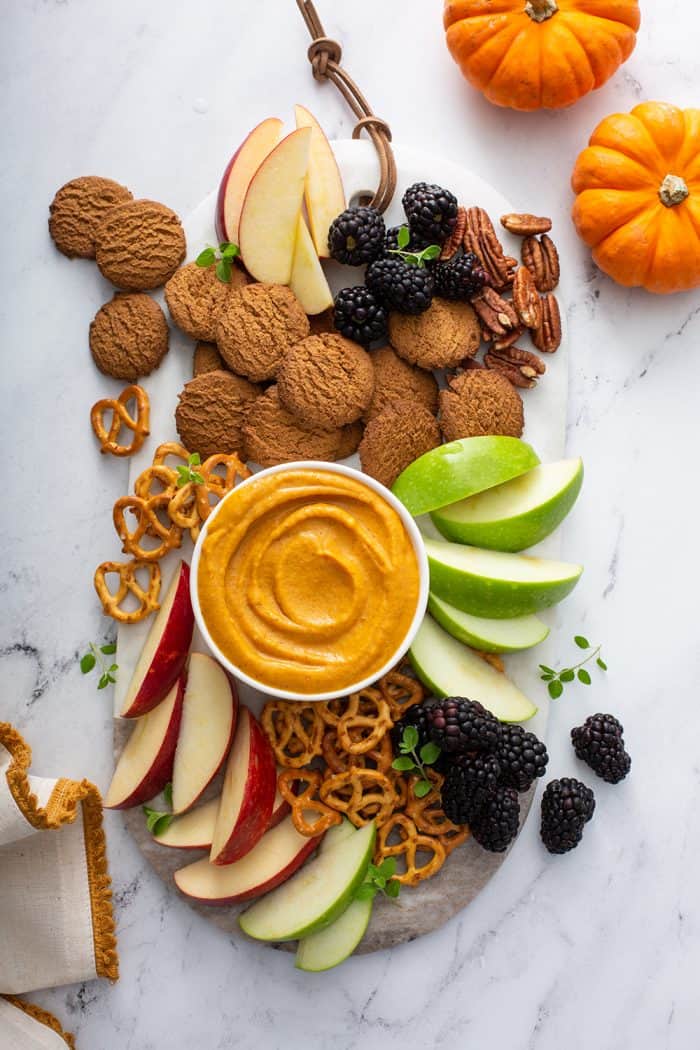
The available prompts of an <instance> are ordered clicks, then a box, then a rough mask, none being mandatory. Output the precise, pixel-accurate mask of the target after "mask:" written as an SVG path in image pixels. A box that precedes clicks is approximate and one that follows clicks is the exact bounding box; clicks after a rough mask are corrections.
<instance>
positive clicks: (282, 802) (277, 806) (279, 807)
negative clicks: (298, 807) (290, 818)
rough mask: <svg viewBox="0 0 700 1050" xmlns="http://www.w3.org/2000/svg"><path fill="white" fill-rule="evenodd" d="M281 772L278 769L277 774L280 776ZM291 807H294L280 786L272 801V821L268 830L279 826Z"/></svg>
mask: <svg viewBox="0 0 700 1050" xmlns="http://www.w3.org/2000/svg"><path fill="white" fill-rule="evenodd" d="M279 774H280V771H279V769H278V770H277V773H276V775H277V776H279ZM291 809H292V807H291V806H290V805H289V803H288V802H287V801H286V799H283V798H282V796H281V795H280V792H279V788H277V791H276V793H275V801H274V802H273V803H272V815H271V817H270V823H269V824H268V825H267V828H268V831H269V829H270V828H275V827H277V825H278V824H279V822H280V821H281V820H284V818H285V817H286V816H287V814H288V813H290V812H291Z"/></svg>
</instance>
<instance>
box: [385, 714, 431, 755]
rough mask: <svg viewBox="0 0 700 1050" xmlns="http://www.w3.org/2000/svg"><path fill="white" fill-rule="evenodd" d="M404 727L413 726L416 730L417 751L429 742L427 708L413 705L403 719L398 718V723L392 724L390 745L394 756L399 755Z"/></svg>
mask: <svg viewBox="0 0 700 1050" xmlns="http://www.w3.org/2000/svg"><path fill="white" fill-rule="evenodd" d="M406 726H415V728H416V729H417V730H418V746H417V750H420V749H421V748H422V747H423V745H424V744H427V743H428V741H429V740H430V729H429V726H428V716H427V708H426V707H423V705H422V704H414V705H413V707H409V709H408V711H406V713H405V715H404V716H403V718H400V719H399V720H398V722H394V725H393V726H392V729H391V743H392V746H393V748H394V754H395V755H398V754H399V744H400V743H401V738H402V737H403V731H404V729H405V728H406Z"/></svg>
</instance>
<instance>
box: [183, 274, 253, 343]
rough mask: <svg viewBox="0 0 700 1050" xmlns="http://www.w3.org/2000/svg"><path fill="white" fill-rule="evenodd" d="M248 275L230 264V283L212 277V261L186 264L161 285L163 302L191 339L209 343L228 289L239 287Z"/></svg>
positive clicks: (246, 282)
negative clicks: (163, 285)
mask: <svg viewBox="0 0 700 1050" xmlns="http://www.w3.org/2000/svg"><path fill="white" fill-rule="evenodd" d="M248 281H249V278H248V276H247V275H246V274H245V273H244V272H243V270H241V269H240V267H238V266H232V267H231V283H230V284H226V283H225V282H224V281H220V280H219V278H218V277H217V276H216V263H213V264H212V265H211V266H197V263H194V262H191V263H186V265H185V266H181V267H180V269H179V270H176V271H175V273H174V274H173V275H172V277H171V278H170V280H169V281H168V282H167V283H166V285H165V301H166V303H167V304H168V310H169V311H170V316H171V317H172V319H173V321H174V322H175V324H176V325H177V327H178V328H179V329H180V331H182V332H184V333H185V335H189V336H190V337H191V338H192V339H203V340H205V341H207V342H210V343H211V342H213V341H214V339H215V337H216V324H217V321H218V319H219V314H220V313H221V309H222V307H223V305H224V303H225V302H226V300H227V298H228V296H229V294H230V292H231V290H232V289H236V288H243V287H245V285H246V284H248Z"/></svg>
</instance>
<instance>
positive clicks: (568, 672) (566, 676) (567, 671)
mask: <svg viewBox="0 0 700 1050" xmlns="http://www.w3.org/2000/svg"><path fill="white" fill-rule="evenodd" d="M574 677H575V675H574V672H573V669H572V668H571V667H565V668H564V670H563V671H560V672H559V678H560V679H561V681H562V682H573V680H574Z"/></svg>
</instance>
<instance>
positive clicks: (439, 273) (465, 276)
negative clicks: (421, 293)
mask: <svg viewBox="0 0 700 1050" xmlns="http://www.w3.org/2000/svg"><path fill="white" fill-rule="evenodd" d="M433 276H434V279H435V294H436V295H439V296H441V297H442V298H443V299H460V300H462V301H464V302H466V301H467V300H469V299H471V298H472V296H474V295H476V294H477V292H480V291H481V289H482V288H483V287H484V285H485V284H488V281H489V278H488V274H487V273H486V270H485V269H484V268H483V266H482V265H481V263H480V262H479V260H478V259H477V257H476V255H474V253H473V252H464V253H463V254H462V255H456V256H455V257H454V258H453V259H449V260H448V261H447V262H439V263H437V264H436V265H435V267H434V269H433Z"/></svg>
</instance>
